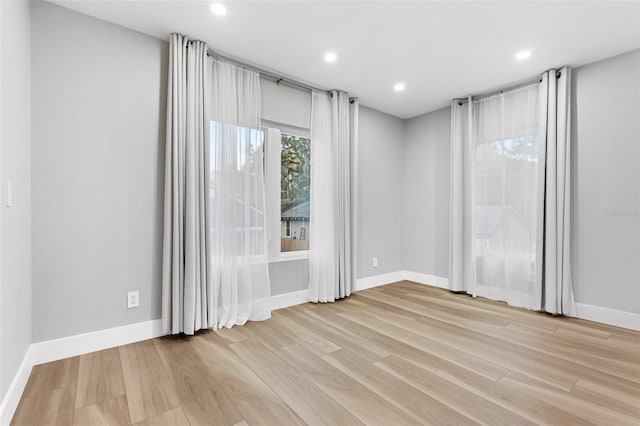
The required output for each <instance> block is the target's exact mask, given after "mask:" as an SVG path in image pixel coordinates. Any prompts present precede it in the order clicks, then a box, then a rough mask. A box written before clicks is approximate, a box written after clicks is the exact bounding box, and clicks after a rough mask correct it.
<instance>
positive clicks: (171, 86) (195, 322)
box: [162, 34, 212, 334]
mask: <svg viewBox="0 0 640 426" xmlns="http://www.w3.org/2000/svg"><path fill="white" fill-rule="evenodd" d="M168 77H169V78H168V79H169V83H168V91H167V135H166V137H167V140H166V153H165V192H164V240H163V270H162V330H163V332H164V333H172V334H177V333H185V334H193V333H194V332H195V331H197V330H199V329H201V328H206V327H207V324H208V323H209V318H208V316H209V315H210V313H209V312H208V309H207V308H208V307H207V299H208V294H210V293H211V291H212V290H211V279H210V273H209V272H210V271H209V268H210V267H209V262H208V261H207V259H208V252H209V246H210V241H209V233H208V224H207V221H208V219H207V214H206V203H207V200H208V198H209V185H208V179H209V177H208V174H209V173H208V171H209V164H208V158H209V119H208V111H207V109H208V107H207V105H208V102H209V99H208V97H209V96H208V93H209V90H208V89H207V45H206V44H205V43H203V42H200V41H195V40H189V38H188V37H185V36H182V35H179V34H172V35H171V40H170V59H169V76H168Z"/></svg>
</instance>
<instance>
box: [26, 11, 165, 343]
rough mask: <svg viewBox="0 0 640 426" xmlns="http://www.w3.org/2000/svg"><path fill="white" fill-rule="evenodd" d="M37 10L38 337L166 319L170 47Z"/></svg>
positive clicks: (34, 23) (84, 18)
mask: <svg viewBox="0 0 640 426" xmlns="http://www.w3.org/2000/svg"><path fill="white" fill-rule="evenodd" d="M32 12H33V14H32V19H33V20H32V26H33V33H32V37H33V57H32V58H33V76H32V78H33V80H32V90H33V99H32V102H33V110H32V112H33V128H32V130H33V153H32V154H33V155H32V161H33V173H32V179H33V194H32V197H33V198H32V200H33V339H34V341H35V342H39V341H43V340H49V339H54V338H58V337H63V336H70V335H75V334H79V333H85V332H90V331H95V330H102V329H106V328H110V327H116V326H122V325H126V324H132V323H137V322H141V321H148V320H151V319H154V318H159V317H160V295H161V291H160V290H161V289H160V287H161V286H160V283H161V256H162V250H161V247H162V217H163V216H162V212H163V208H162V205H163V201H162V200H163V196H162V194H163V183H162V182H163V179H164V178H163V162H164V149H163V147H164V129H165V123H164V116H165V113H166V111H165V108H166V107H165V105H166V98H165V97H166V79H167V76H166V69H167V59H168V45H167V43H166V42H164V41H161V40H158V39H155V38H152V37H149V36H146V35H142V34H140V33H137V32H134V31H130V30H127V29H125V28H123V27H119V26H116V25H113V24H109V23H106V22H103V21H99V20H97V19H94V18H91V17H88V16H86V15H82V14H79V13H76V12H72V11H70V10H68V9H64V8H61V7H58V6H55V5H53V4H50V3H41V2H37V3H34V4H33V11H32ZM132 290H139V291H140V307H139V308H136V309H127V305H126V295H127V292H128V291H132Z"/></svg>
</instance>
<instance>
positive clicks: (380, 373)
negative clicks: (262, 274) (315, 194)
mask: <svg viewBox="0 0 640 426" xmlns="http://www.w3.org/2000/svg"><path fill="white" fill-rule="evenodd" d="M12 424H13V425H30V426H32V425H82V426H85V425H111V424H113V425H131V424H135V425H149V426H151V425H218V424H219V425H303V424H311V425H316V424H318V425H319V424H331V425H362V424H367V425H385V426H386V425H413V424H433V425H442V424H455V425H466V424H469V425H472V424H483V425H498V424H504V425H531V424H546V425H590V424H597V425H638V424H640V333H638V332H634V331H630V330H625V329H621V328H616V327H610V326H606V325H602V324H597V323H592V322H589V321H583V320H578V319H572V318H562V317H552V316H550V315H546V314H542V313H535V312H530V311H526V310H522V309H518V308H513V307H509V306H507V305H506V304H504V303H500V302H493V301H489V300H486V299H481V298H477V299H474V298H471V297H469V296H466V295H459V294H453V293H450V292H448V291H445V290H442V289H437V288H433V287H428V286H423V285H419V284H415V283H411V282H406V281H404V282H399V283H394V284H390V285H387V286H382V287H377V288H373V289H369V290H365V291H361V292H358V293H357V294H354V295H353V296H352V297H350V298H348V299H346V300H342V301H340V302H337V303H334V304H326V305H323V304H320V305H314V304H305V305H299V306H294V307H291V308H286V309H281V310H278V311H274V312H273V318H272V319H270V320H268V321H263V322H252V323H249V324H247V325H245V326H244V327H234V328H232V329H224V330H219V331H216V332H213V331H205V332H200V333H198V334H197V335H196V336H193V337H187V336H174V337H164V338H159V339H153V340H148V341H144V342H139V343H135V344H131V345H127V346H122V347H119V348H113V349H109V350H105V351H100V352H95V353H91V354H87V355H82V356H79V357H74V358H69V359H64V360H60V361H55V362H51V363H48V364H42V365H38V366H35V367H34V368H33V371H32V373H31V376H30V378H29V382H28V384H27V387H26V389H25V391H24V394H23V396H22V399H21V401H20V405H19V407H18V410H17V411H16V414H15V416H14V418H13V422H12Z"/></svg>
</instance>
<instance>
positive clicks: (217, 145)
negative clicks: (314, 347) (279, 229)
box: [208, 58, 271, 328]
mask: <svg viewBox="0 0 640 426" xmlns="http://www.w3.org/2000/svg"><path fill="white" fill-rule="evenodd" d="M209 66H210V75H211V91H212V97H211V105H210V109H211V127H210V132H211V142H210V146H211V153H210V168H209V172H210V181H209V183H210V188H211V194H210V201H209V202H210V204H209V212H208V213H209V214H208V220H209V223H210V227H209V232H210V237H211V238H210V240H211V257H210V267H211V277H212V288H213V291H211V292H210V294H209V300H208V305H209V307H210V309H211V311H212V313H211V315H210V318H209V327H211V328H221V327H231V326H233V325H237V324H238V325H239V324H244V323H245V322H246V321H247V320H264V319H267V318H270V316H271V311H270V308H269V304H268V297H269V295H270V286H269V272H268V263H267V238H266V219H265V185H264V161H263V146H264V135H263V133H262V131H261V130H260V76H259V74H257V73H255V72H253V71H248V70H246V69H242V68H240V67H238V66H236V65H233V64H229V63H225V62H221V61H218V60H215V59H213V58H209Z"/></svg>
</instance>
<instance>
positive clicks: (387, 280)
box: [354, 271, 404, 291]
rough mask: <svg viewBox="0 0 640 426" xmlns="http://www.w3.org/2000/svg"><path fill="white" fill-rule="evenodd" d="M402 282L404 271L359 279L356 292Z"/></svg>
mask: <svg viewBox="0 0 640 426" xmlns="http://www.w3.org/2000/svg"><path fill="white" fill-rule="evenodd" d="M402 280H404V272H403V271H396V272H391V273H389V274H383V275H374V276H373V277H366V278H359V279H357V280H356V287H355V289H354V291H360V290H366V289H368V288H373V287H378V286H381V285H385V284H391V283H395V282H398V281H402Z"/></svg>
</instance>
